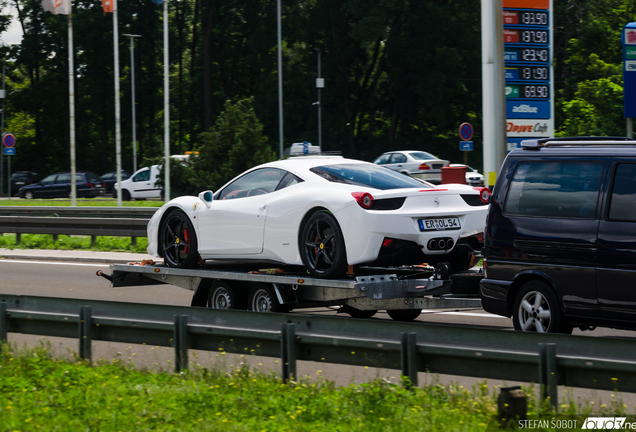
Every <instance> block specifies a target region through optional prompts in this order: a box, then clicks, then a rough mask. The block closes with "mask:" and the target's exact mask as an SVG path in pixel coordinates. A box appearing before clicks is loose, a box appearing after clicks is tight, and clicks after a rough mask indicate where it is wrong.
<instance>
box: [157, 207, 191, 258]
mask: <svg viewBox="0 0 636 432" xmlns="http://www.w3.org/2000/svg"><path fill="white" fill-rule="evenodd" d="M159 247H160V248H161V250H162V251H163V259H164V261H165V263H166V264H167V265H168V266H169V267H177V268H195V267H197V266H198V264H199V252H198V244H197V235H196V232H195V231H194V228H193V227H192V223H191V222H190V220H189V219H188V216H186V214H185V213H183V212H182V211H181V210H174V211H172V212H170V213H169V214H168V216H167V217H166V219H165V220H164V221H163V224H162V225H161V229H160V230H159Z"/></svg>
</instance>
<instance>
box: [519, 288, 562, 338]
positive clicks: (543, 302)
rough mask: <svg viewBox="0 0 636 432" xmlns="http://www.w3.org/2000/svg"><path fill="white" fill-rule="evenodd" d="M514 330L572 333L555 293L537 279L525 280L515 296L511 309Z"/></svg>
mask: <svg viewBox="0 0 636 432" xmlns="http://www.w3.org/2000/svg"><path fill="white" fill-rule="evenodd" d="M512 322H513V324H514V327H515V330H519V331H527V332H537V333H565V334H570V333H572V326H571V325H569V324H568V323H567V322H565V318H564V316H563V313H562V312H561V308H560V306H559V302H558V300H557V297H556V295H554V293H553V292H552V290H551V289H550V287H549V286H548V285H547V284H546V283H544V282H542V281H538V280H533V281H530V282H526V283H525V284H524V285H523V286H522V287H521V289H520V290H519V292H518V293H517V296H516V297H515V303H514V307H513V310H512Z"/></svg>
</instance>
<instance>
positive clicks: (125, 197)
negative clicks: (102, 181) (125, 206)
mask: <svg viewBox="0 0 636 432" xmlns="http://www.w3.org/2000/svg"><path fill="white" fill-rule="evenodd" d="M121 199H122V200H123V201H130V192H128V189H124V190H122V192H121Z"/></svg>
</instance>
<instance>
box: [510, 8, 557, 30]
mask: <svg viewBox="0 0 636 432" xmlns="http://www.w3.org/2000/svg"><path fill="white" fill-rule="evenodd" d="M548 17H549V15H548V11H539V10H504V12H503V23H504V25H531V26H547V25H549V21H548Z"/></svg>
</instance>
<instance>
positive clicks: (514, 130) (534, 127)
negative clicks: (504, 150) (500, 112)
mask: <svg viewBox="0 0 636 432" xmlns="http://www.w3.org/2000/svg"><path fill="white" fill-rule="evenodd" d="M506 132H507V135H508V137H509V138H526V137H527V138H530V137H537V138H541V137H552V136H554V120H553V119H545V120H534V119H508V120H506Z"/></svg>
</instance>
